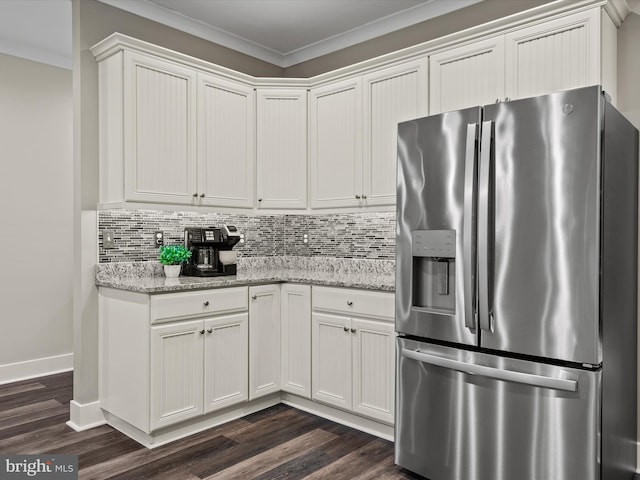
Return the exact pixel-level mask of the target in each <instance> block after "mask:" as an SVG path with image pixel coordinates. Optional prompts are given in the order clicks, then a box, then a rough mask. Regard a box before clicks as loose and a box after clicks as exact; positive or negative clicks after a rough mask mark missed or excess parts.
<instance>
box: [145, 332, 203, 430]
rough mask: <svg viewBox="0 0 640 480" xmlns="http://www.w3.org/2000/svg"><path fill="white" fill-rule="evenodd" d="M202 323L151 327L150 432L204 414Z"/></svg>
mask: <svg viewBox="0 0 640 480" xmlns="http://www.w3.org/2000/svg"><path fill="white" fill-rule="evenodd" d="M203 328H204V323H203V321H202V320H194V321H191V322H178V323H170V324H168V325H161V326H157V327H151V429H152V430H155V429H157V428H160V427H164V426H167V425H171V424H172V423H175V422H179V421H181V420H186V419H188V418H191V417H194V416H196V415H201V414H202V412H203V407H202V405H203V395H202V392H203V378H202V372H203V370H204V361H203V359H204V343H203V342H204V340H203V338H202V337H203V335H202V334H201V333H200V331H201V330H202V329H203Z"/></svg>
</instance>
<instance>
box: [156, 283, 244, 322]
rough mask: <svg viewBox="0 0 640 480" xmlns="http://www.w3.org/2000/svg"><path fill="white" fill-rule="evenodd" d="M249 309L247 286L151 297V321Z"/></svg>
mask: <svg viewBox="0 0 640 480" xmlns="http://www.w3.org/2000/svg"><path fill="white" fill-rule="evenodd" d="M247 309H248V290H247V287H235V288H220V289H215V290H200V291H197V292H180V293H164V294H159V295H154V296H152V297H151V323H157V322H162V321H169V320H173V319H175V318H182V317H193V316H197V315H211V314H221V313H229V312H237V311H243V310H247Z"/></svg>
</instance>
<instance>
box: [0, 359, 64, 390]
mask: <svg viewBox="0 0 640 480" xmlns="http://www.w3.org/2000/svg"><path fill="white" fill-rule="evenodd" d="M71 370H73V353H66V354H64V355H57V356H55V357H45V358H36V359H35V360H27V361H25V362H16V363H9V364H7V365H0V385H4V384H5V383H12V382H19V381H21V380H29V379H30V378H37V377H44V376H45V375H53V374H56V373H61V372H68V371H71Z"/></svg>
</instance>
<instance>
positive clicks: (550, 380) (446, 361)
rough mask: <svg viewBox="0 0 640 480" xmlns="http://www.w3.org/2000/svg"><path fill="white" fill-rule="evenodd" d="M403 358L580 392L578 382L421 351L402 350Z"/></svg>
mask: <svg viewBox="0 0 640 480" xmlns="http://www.w3.org/2000/svg"><path fill="white" fill-rule="evenodd" d="M402 356H403V357H406V358H410V359H412V360H417V361H419V362H422V363H427V364H429V365H435V366H437V367H443V368H447V369H449V370H457V371H458V372H462V373H468V374H470V375H478V376H482V377H487V378H492V379H495V380H503V381H505V382H515V383H522V384H525V385H531V386H534V387H542V388H550V389H553V390H564V391H566V392H577V391H578V382H577V381H575V380H569V379H565V378H557V377H545V376H543V375H534V374H531V373H522V372H514V371H512V370H503V369H499V368H492V367H486V366H484V365H477V364H474V363H466V362H461V361H459V360H452V359H450V358H444V357H439V356H437V355H431V354H428V353H423V352H420V351H419V350H418V351H415V350H408V349H406V348H403V349H402Z"/></svg>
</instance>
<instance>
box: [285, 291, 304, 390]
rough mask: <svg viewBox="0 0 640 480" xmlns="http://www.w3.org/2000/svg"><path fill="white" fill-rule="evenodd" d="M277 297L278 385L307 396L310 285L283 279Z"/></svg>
mask: <svg viewBox="0 0 640 480" xmlns="http://www.w3.org/2000/svg"><path fill="white" fill-rule="evenodd" d="M280 301H281V304H280V325H281V332H282V335H281V345H280V353H281V355H280V358H281V377H280V386H281V388H282V391H284V392H288V393H293V394H295V395H298V396H300V397H305V398H311V287H310V286H309V285H294V284H286V283H285V284H283V285H282V287H281V289H280Z"/></svg>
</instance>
